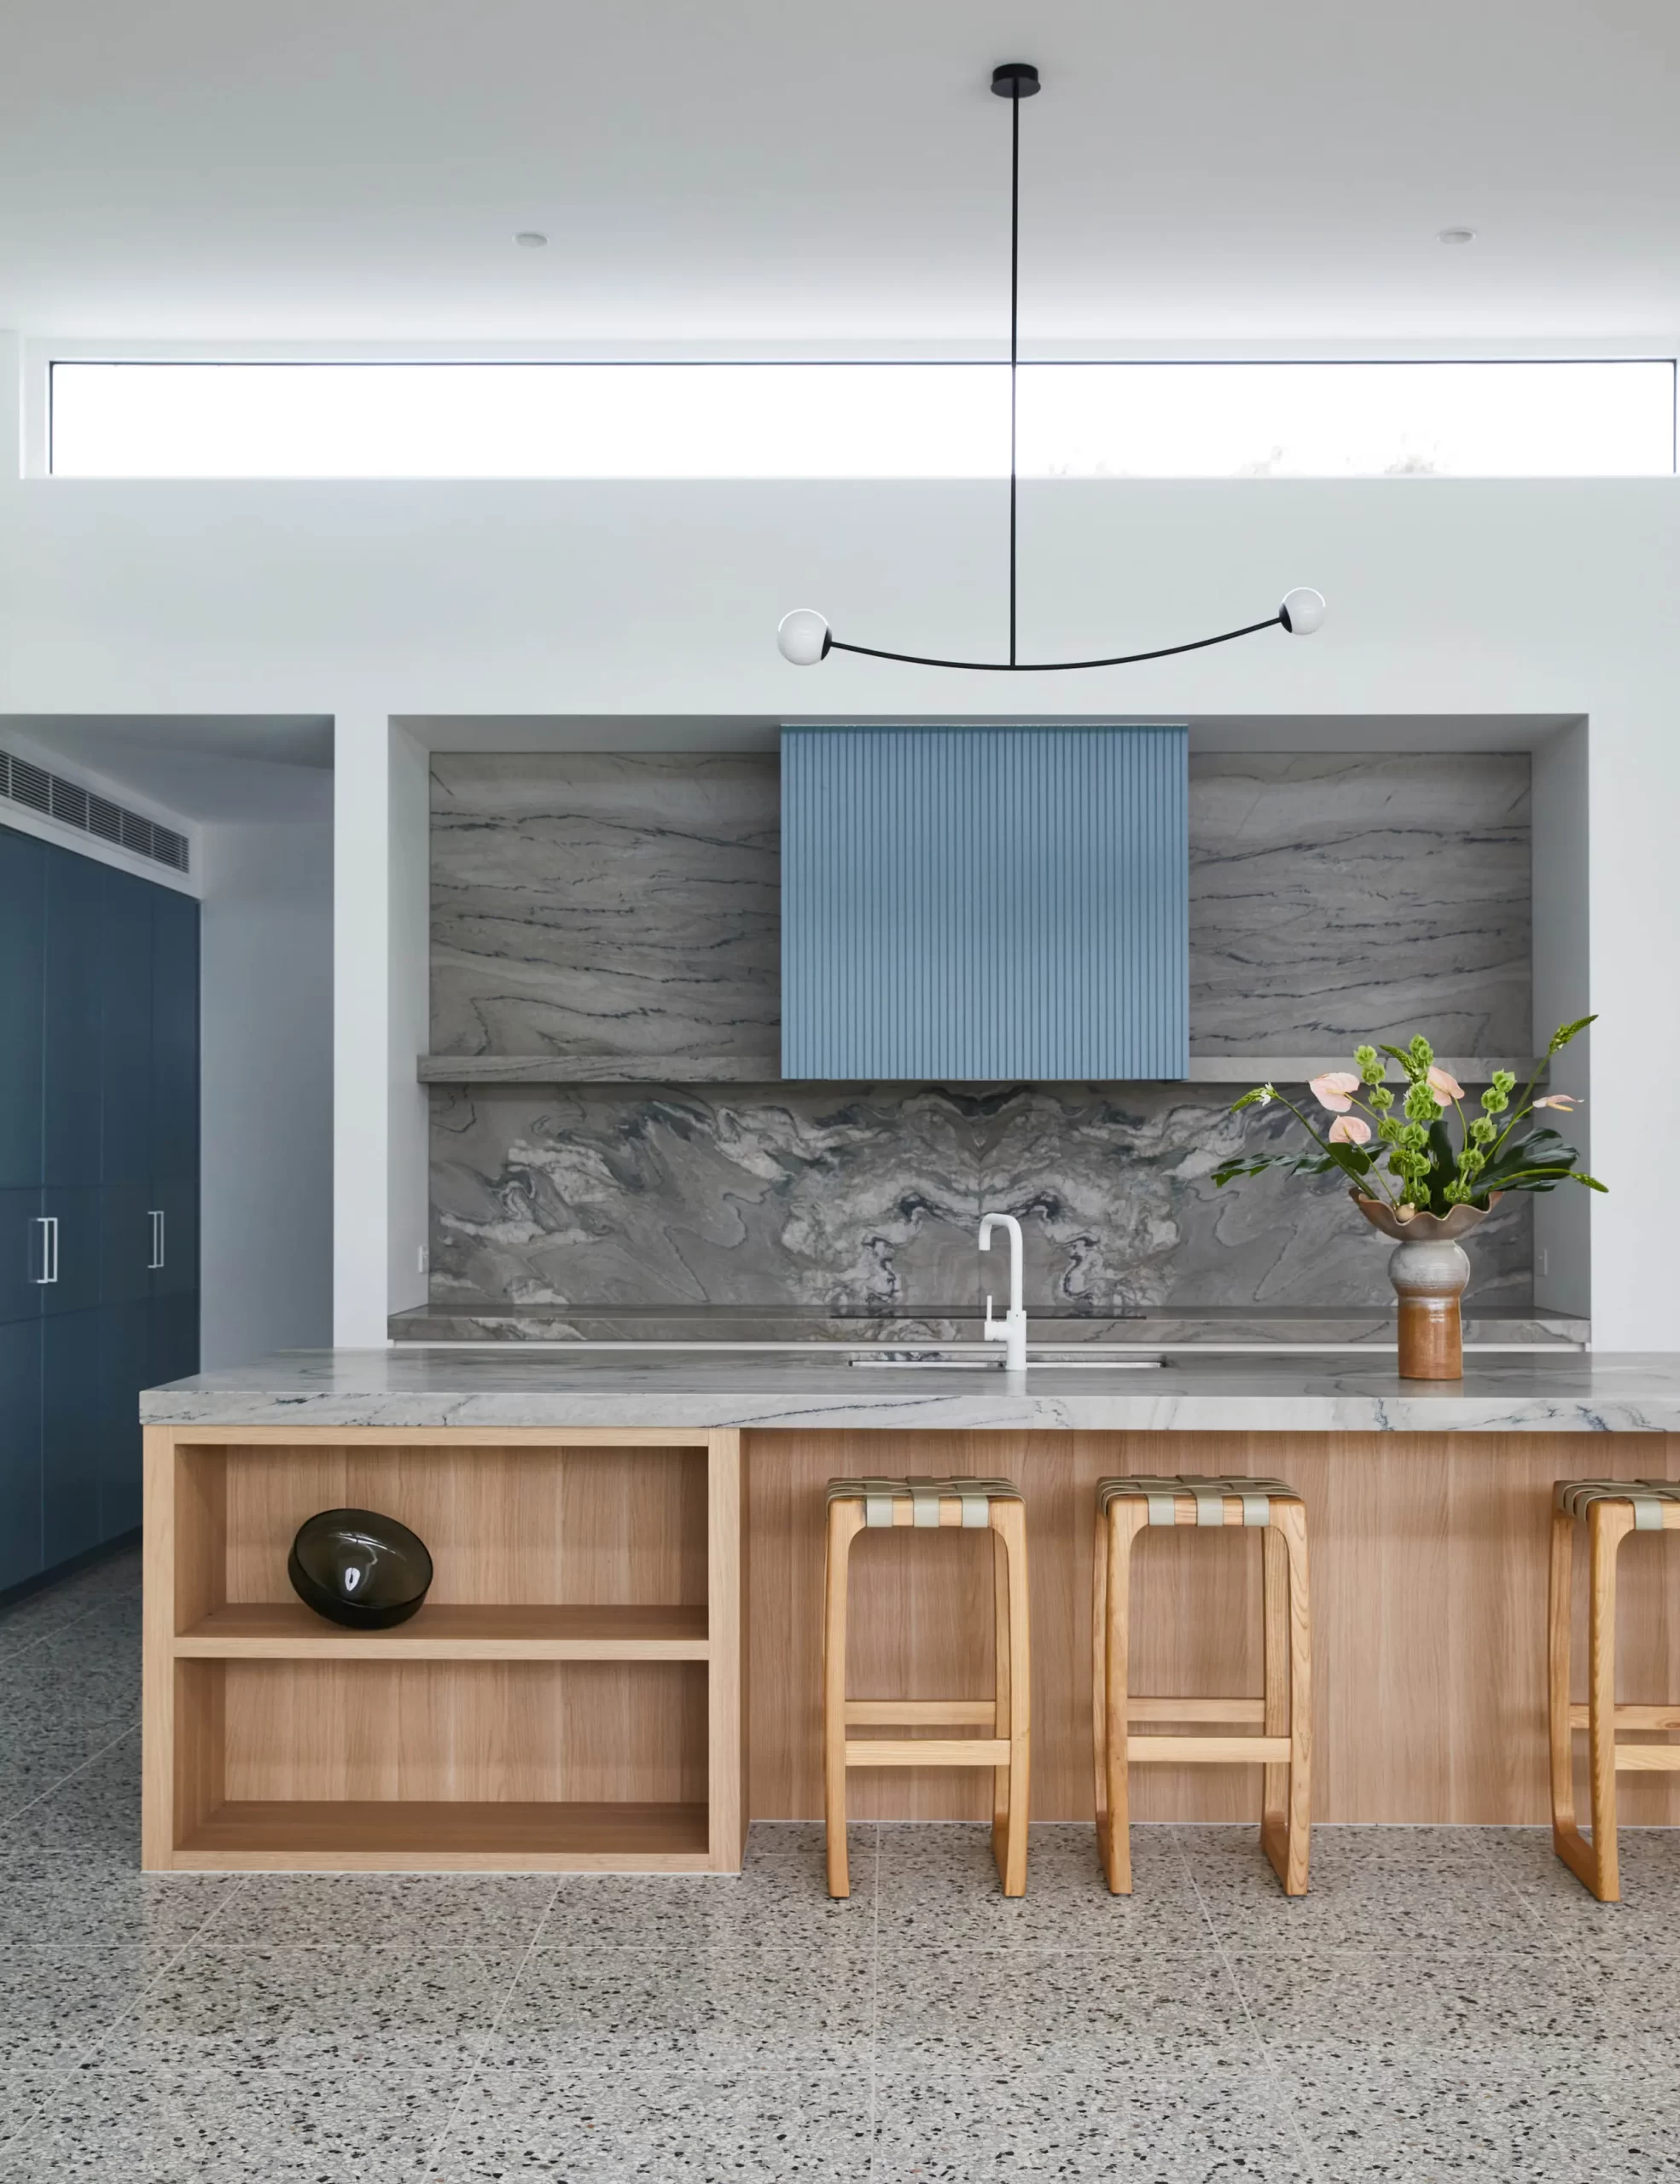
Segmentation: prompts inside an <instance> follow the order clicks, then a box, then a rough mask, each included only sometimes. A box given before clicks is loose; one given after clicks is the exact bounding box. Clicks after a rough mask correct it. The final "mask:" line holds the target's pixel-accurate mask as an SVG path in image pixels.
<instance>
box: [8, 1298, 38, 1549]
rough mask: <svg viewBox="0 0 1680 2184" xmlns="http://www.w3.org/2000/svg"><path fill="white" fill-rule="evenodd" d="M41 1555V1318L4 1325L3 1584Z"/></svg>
mask: <svg viewBox="0 0 1680 2184" xmlns="http://www.w3.org/2000/svg"><path fill="white" fill-rule="evenodd" d="M44 1566H45V1565H44V1563H43V1561H42V1559H41V1322H40V1321H38V1320H15V1321H12V1323H11V1324H10V1325H9V1327H0V1589H4V1588H5V1587H6V1586H8V1585H18V1584H21V1583H22V1582H23V1580H24V1579H25V1578H26V1577H34V1576H36V1574H37V1573H38V1571H40V1570H42V1569H43V1568H44Z"/></svg>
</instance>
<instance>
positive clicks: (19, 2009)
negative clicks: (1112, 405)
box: [0, 1948, 158, 2071]
mask: <svg viewBox="0 0 1680 2184" xmlns="http://www.w3.org/2000/svg"><path fill="white" fill-rule="evenodd" d="M157 1968H158V1960H157V1957H156V1955H155V1954H154V1952H151V1951H148V1950H146V1949H116V1948H112V1949H104V1950H102V1951H100V1952H98V1953H96V1954H90V1953H88V1952H86V1951H78V1952H73V1953H70V1954H67V1955H60V1954H59V1953H58V1952H56V1951H55V1950H51V1949H11V1950H7V1951H5V1952H3V1953H0V2071H38V2070H60V2069H67V2068H68V2067H69V2066H70V2065H71V2064H73V2063H74V2062H76V2061H78V2060H79V2059H80V2058H81V2057H82V2056H83V2055H84V2054H85V2053H87V2052H88V2051H89V2049H90V2047H93V2046H94V2044H95V2043H96V2042H98V2041H99V2040H101V2039H102V2038H103V2037H104V2036H105V2035H106V2034H107V2033H108V2031H109V2030H110V2029H111V2027H112V2026H113V2024H116V2023H117V2021H118V2020H119V2018H122V2017H124V2016H125V2015H126V2013H128V2011H129V2010H130V2009H131V2007H133V2005H134V2004H135V2002H136V2001H137V2000H138V1998H139V1996H140V1995H141V1994H142V1992H143V1991H144V1989H145V1988H146V1985H147V1984H148V1981H149V1980H150V1979H151V1978H153V1977H154V1974H155V1973H156V1971H157Z"/></svg>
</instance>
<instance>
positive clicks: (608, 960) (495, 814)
mask: <svg viewBox="0 0 1680 2184" xmlns="http://www.w3.org/2000/svg"><path fill="white" fill-rule="evenodd" d="M780 823H781V822H780V810H779V787H778V777H777V769H776V759H775V758H773V757H766V756H761V755H740V754H731V755H716V754H713V755H702V756H698V757H691V756H688V755H681V756H679V755H677V754H674V753H667V752H634V753H622V754H619V753H611V752H519V753H506V754H490V755H485V754H483V753H479V752H473V753H465V752H436V753H434V754H433V759H432V1051H433V1053H434V1054H561V1053H570V1052H574V1051H578V1050H582V1051H584V1052H590V1053H599V1054H602V1055H606V1056H611V1057H613V1058H614V1059H615V1060H620V1061H625V1062H648V1063H656V1062H657V1061H658V1060H660V1057H661V1056H670V1055H677V1054H709V1055H716V1056H721V1057H725V1058H727V1057H729V1056H730V1055H735V1054H739V1055H742V1056H751V1057H753V1060H754V1062H755V1063H757V1062H759V1060H760V1058H762V1057H763V1056H764V1055H765V1054H774V1053H775V1052H776V1046H777V1043H778V1040H779V1038H780V1036H781V1028H780V1027H781V998H780V985H779V981H780V976H781V966H780V951H781V917H780V910H779V886H780V875H779V835H780Z"/></svg>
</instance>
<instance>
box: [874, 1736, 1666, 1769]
mask: <svg viewBox="0 0 1680 2184" xmlns="http://www.w3.org/2000/svg"><path fill="white" fill-rule="evenodd" d="M1677 1749H1680V1748H1677ZM1010 1751H1011V1748H1010V1744H1009V1739H1008V1737H904V1738H891V1739H881V1740H875V1741H871V1742H868V1743H859V1742H857V1741H856V1740H853V1739H852V1738H848V1739H847V1740H846V1765H847V1766H848V1767H1007V1766H1008V1765H1009V1759H1010Z"/></svg>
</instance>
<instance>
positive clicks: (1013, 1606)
mask: <svg viewBox="0 0 1680 2184" xmlns="http://www.w3.org/2000/svg"><path fill="white" fill-rule="evenodd" d="M896 1530H916V1531H990V1532H991V1535H992V1571H993V1583H992V1612H993V1618H994V1624H993V1629H994V1636H993V1648H992V1652H993V1661H994V1670H993V1679H992V1690H991V1695H990V1697H987V1698H983V1699H848V1698H847V1697H846V1602H847V1589H848V1583H849V1578H850V1571H851V1561H852V1542H853V1540H854V1539H856V1538H857V1535H858V1534H859V1533H860V1532H863V1531H896ZM930 1544H931V1542H930ZM1028 1659H1029V1657H1028V1652H1027V1612H1026V1508H1025V1507H1024V1505H1023V1503H1022V1501H1021V1496H1020V1488H1019V1487H1018V1486H1016V1485H1014V1484H1013V1483H1012V1482H1011V1481H1010V1480H1009V1479H1007V1478H833V1479H830V1480H829V1482H828V1583H827V1611H826V1621H825V1624H824V1630H823V1810H824V1817H825V1821H826V1824H827V1830H828V1893H829V1895H830V1896H847V1895H850V1893H851V1891H852V1881H851V1875H850V1872H849V1869H848V1866H847V1862H846V1770H847V1769H849V1768H853V1767H989V1768H990V1769H991V1770H992V1784H993V1788H992V1801H991V1809H992V1821H991V1850H992V1856H993V1857H994V1858H995V1859H996V1860H997V1872H998V1877H999V1879H1001V1881H1002V1883H1003V1893H1004V1895H1005V1896H1021V1895H1024V1894H1025V1893H1026V1792H1027V1769H1028V1757H1029V1751H1030V1739H1029V1734H1028V1728H1029V1722H1028V1694H1029V1691H1030V1678H1029V1675H1028ZM863 1723H872V1724H874V1725H875V1726H876V1727H877V1728H888V1727H892V1728H899V1729H904V1730H927V1729H945V1730H956V1729H964V1730H968V1731H970V1732H973V1731H975V1730H978V1731H980V1734H978V1735H975V1734H968V1735H966V1736H956V1735H950V1736H921V1735H904V1736H898V1737H874V1738H859V1737H852V1736H849V1735H848V1734H847V1731H848V1729H849V1728H852V1727H854V1726H857V1725H860V1724H863Z"/></svg>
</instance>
